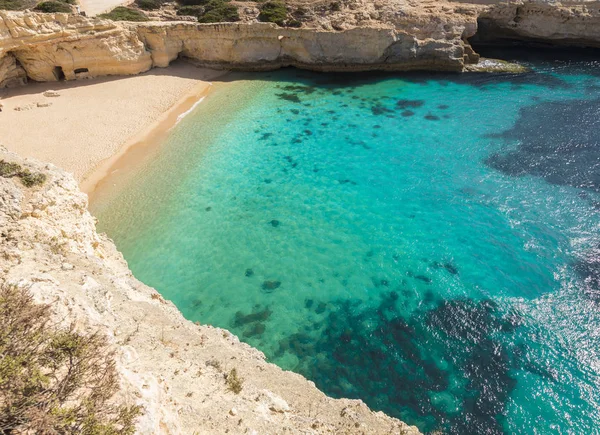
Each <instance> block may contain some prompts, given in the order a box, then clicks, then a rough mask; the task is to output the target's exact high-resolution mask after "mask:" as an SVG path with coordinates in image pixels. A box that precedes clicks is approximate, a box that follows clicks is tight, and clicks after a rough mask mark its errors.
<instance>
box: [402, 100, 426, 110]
mask: <svg viewBox="0 0 600 435" xmlns="http://www.w3.org/2000/svg"><path fill="white" fill-rule="evenodd" d="M423 104H425V101H423V100H398V101H397V102H396V106H398V108H399V109H408V108H411V109H417V108H419V107H421V106H422V105H423Z"/></svg>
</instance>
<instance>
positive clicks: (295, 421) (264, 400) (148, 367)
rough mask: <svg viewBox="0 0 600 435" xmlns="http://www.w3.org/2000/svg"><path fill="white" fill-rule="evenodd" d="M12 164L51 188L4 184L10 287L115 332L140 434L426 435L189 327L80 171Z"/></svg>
mask: <svg viewBox="0 0 600 435" xmlns="http://www.w3.org/2000/svg"><path fill="white" fill-rule="evenodd" d="M3 159H4V160H6V161H9V162H16V163H19V164H21V165H23V166H25V167H27V168H29V169H31V170H32V171H33V172H43V173H45V174H46V175H47V181H46V182H45V184H44V185H43V186H42V187H37V188H25V187H24V186H23V185H22V184H21V182H20V181H19V180H18V179H17V178H12V179H9V178H2V177H0V286H8V285H15V286H18V287H21V288H25V289H28V290H29V291H30V292H31V293H32V294H33V295H34V296H35V298H36V299H37V300H39V301H40V302H46V303H49V304H51V306H52V308H53V310H54V312H55V315H56V318H57V319H61V320H62V321H63V322H65V323H69V324H71V323H74V324H75V326H76V328H77V329H78V330H80V331H84V332H88V331H89V332H91V331H97V330H100V331H103V332H105V333H106V334H107V336H108V337H109V340H110V342H111V343H112V346H114V348H115V349H116V350H117V355H118V358H119V359H118V371H119V374H120V377H121V384H122V393H121V394H122V396H123V398H124V399H125V400H126V401H128V402H129V403H133V402H135V403H137V404H139V405H141V406H142V407H143V408H144V415H143V416H142V417H141V418H140V420H139V422H138V425H137V428H138V432H139V433H143V434H157V433H161V434H163V433H164V434H169V433H170V434H192V433H202V434H209V433H215V434H223V433H227V432H229V433H261V434H267V433H283V432H286V433H304V434H305V433H340V432H342V433H374V434H375V433H390V434H406V435H411V434H415V435H416V434H418V433H419V432H418V430H417V429H416V428H414V427H409V426H407V425H406V424H404V423H402V422H401V421H399V420H396V419H394V418H390V417H388V416H386V415H384V414H383V413H381V412H377V413H375V412H372V411H370V410H369V409H368V408H367V406H366V405H365V404H364V403H362V402H361V401H358V400H346V399H342V400H334V399H331V398H328V397H326V396H325V395H324V394H323V393H321V392H320V391H319V390H318V389H317V388H316V387H315V385H314V384H313V383H312V382H309V381H307V380H306V379H305V378H303V377H302V376H300V375H297V374H294V373H291V372H285V371H283V370H281V369H279V368H278V367H276V366H274V365H272V364H269V363H267V362H266V361H265V358H264V355H263V354H262V353H261V352H259V351H258V350H256V349H254V348H252V347H250V346H248V345H246V344H244V343H241V342H240V341H239V340H238V339H237V337H235V336H233V335H231V334H230V333H228V332H227V331H225V330H222V329H219V328H213V327H211V326H206V325H196V324H193V323H192V322H189V321H187V320H185V319H184V318H183V317H182V315H181V314H180V313H179V311H178V310H177V309H176V308H175V306H174V305H173V304H172V303H170V302H168V301H165V300H164V299H163V298H162V297H161V296H160V295H159V294H158V293H157V292H156V291H155V290H153V289H151V288H149V287H147V286H145V285H144V284H142V283H141V282H139V281H137V280H136V279H135V278H134V277H133V276H132V274H131V272H130V271H129V269H128V268H127V264H126V263H125V261H124V260H123V257H122V256H121V255H120V254H119V252H117V250H116V249H115V246H114V244H113V243H112V242H111V241H110V240H109V239H108V238H106V236H103V235H98V234H97V233H96V230H95V222H94V218H93V217H92V216H91V215H90V214H89V212H88V211H87V197H86V196H85V195H84V194H82V193H81V192H79V190H78V188H77V183H76V182H75V180H74V179H73V177H72V176H71V175H70V174H66V173H64V172H62V171H61V170H59V169H58V168H56V167H54V166H52V165H42V164H40V163H37V162H34V161H24V160H23V159H21V158H20V157H18V156H17V155H15V154H11V153H8V152H7V151H6V150H4V149H3V148H2V147H0V160H3ZM233 368H235V369H236V370H237V372H238V373H239V374H240V376H241V377H242V378H243V379H244V381H243V387H242V391H241V392H240V393H239V394H235V393H233V392H231V391H229V390H228V389H227V386H226V382H225V374H226V373H228V372H229V371H230V370H231V369H233Z"/></svg>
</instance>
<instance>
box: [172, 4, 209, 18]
mask: <svg viewBox="0 0 600 435" xmlns="http://www.w3.org/2000/svg"><path fill="white" fill-rule="evenodd" d="M203 13H204V6H199V5H191V6H181V7H180V8H178V9H177V15H187V16H190V17H198V16H200V15H202V14H203Z"/></svg>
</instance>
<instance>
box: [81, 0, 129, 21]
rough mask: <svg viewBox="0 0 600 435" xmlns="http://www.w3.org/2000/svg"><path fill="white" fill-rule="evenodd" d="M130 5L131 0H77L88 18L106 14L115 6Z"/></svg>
mask: <svg viewBox="0 0 600 435" xmlns="http://www.w3.org/2000/svg"><path fill="white" fill-rule="evenodd" d="M127 3H131V0H79V6H80V8H81V10H82V11H84V12H85V13H86V15H87V16H88V17H93V16H94V15H98V14H101V13H103V12H108V11H111V10H113V9H114V8H116V7H117V6H121V5H126V4H127Z"/></svg>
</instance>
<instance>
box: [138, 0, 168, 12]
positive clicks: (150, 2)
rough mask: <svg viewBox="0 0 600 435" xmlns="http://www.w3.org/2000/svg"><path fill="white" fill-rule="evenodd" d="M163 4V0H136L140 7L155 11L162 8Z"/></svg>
mask: <svg viewBox="0 0 600 435" xmlns="http://www.w3.org/2000/svg"><path fill="white" fill-rule="evenodd" d="M162 4H163V2H162V0H135V5H136V6H137V7H138V8H140V9H144V10H145V11H154V10H157V9H160V7H161V6H162Z"/></svg>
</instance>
